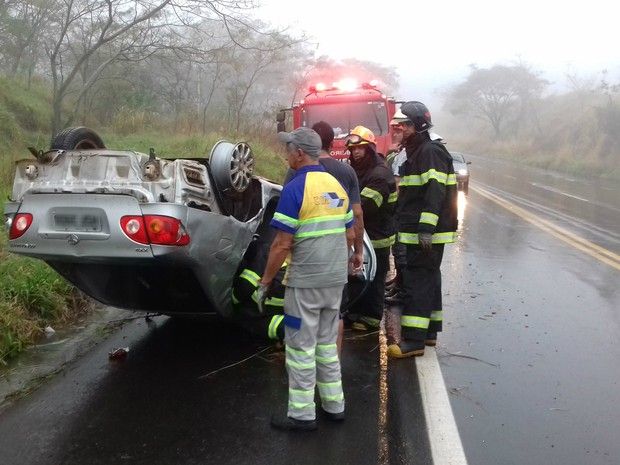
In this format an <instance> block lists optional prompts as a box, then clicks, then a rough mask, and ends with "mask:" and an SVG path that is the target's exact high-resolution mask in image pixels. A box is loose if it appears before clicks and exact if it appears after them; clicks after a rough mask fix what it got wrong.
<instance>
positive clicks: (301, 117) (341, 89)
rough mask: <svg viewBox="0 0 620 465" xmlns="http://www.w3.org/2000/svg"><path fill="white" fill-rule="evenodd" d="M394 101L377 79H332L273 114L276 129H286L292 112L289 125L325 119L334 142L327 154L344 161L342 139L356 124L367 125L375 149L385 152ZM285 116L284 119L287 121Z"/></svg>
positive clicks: (346, 153) (345, 153) (309, 124)
mask: <svg viewBox="0 0 620 465" xmlns="http://www.w3.org/2000/svg"><path fill="white" fill-rule="evenodd" d="M396 103H397V102H396V101H395V99H394V98H393V97H388V96H386V95H385V94H384V93H382V92H381V91H380V90H379V89H377V82H376V81H370V82H368V83H363V84H361V85H357V84H356V83H355V82H353V81H350V80H343V81H340V82H337V83H334V84H333V85H332V86H331V87H329V88H328V87H327V86H325V85H324V84H317V85H315V86H312V87H310V89H309V92H308V94H307V95H306V96H305V97H304V99H303V100H301V101H300V102H298V103H295V104H294V105H293V106H292V107H291V108H286V109H283V110H280V112H279V113H278V115H277V123H278V124H277V127H278V132H282V131H286V126H287V122H288V123H289V124H290V119H291V116H292V123H293V129H296V128H298V127H302V126H306V127H312V125H313V124H315V123H317V122H318V121H325V122H327V123H328V124H330V125H331V126H332V128H333V129H334V142H333V143H332V146H331V149H330V155H331V156H332V157H333V158H336V159H339V160H341V161H348V159H349V150H348V149H347V147H346V146H345V140H346V138H347V136H348V135H349V133H350V132H351V130H353V128H355V127H356V126H364V127H367V128H368V129H370V130H371V131H372V132H373V133H374V135H375V137H376V141H377V152H379V153H381V154H383V155H387V153H388V151H389V150H390V148H392V146H393V140H392V128H391V126H390V120H391V119H392V116H393V115H394V113H395V112H396ZM287 116H288V121H287Z"/></svg>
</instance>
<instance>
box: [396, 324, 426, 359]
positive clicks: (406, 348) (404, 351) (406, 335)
mask: <svg viewBox="0 0 620 465" xmlns="http://www.w3.org/2000/svg"><path fill="white" fill-rule="evenodd" d="M419 336H420V334H419V332H418V331H416V330H414V329H412V328H406V327H403V328H402V329H401V341H400V343H398V344H392V345H390V346H389V347H388V348H387V355H388V357H393V358H407V357H419V356H421V355H424V347H425V346H424V336H422V338H420V337H419Z"/></svg>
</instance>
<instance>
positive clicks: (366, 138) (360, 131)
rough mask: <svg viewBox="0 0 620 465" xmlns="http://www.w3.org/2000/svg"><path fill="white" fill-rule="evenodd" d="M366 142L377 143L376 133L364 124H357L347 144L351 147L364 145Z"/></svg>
mask: <svg viewBox="0 0 620 465" xmlns="http://www.w3.org/2000/svg"><path fill="white" fill-rule="evenodd" d="M364 144H375V145H376V142H375V135H374V134H373V133H372V131H371V130H370V129H368V128H365V127H364V126H356V127H355V129H353V131H351V134H349V137H347V141H346V145H347V147H350V146H352V145H364Z"/></svg>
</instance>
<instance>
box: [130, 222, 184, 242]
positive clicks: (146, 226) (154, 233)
mask: <svg viewBox="0 0 620 465" xmlns="http://www.w3.org/2000/svg"><path fill="white" fill-rule="evenodd" d="M121 228H122V229H123V232H124V233H125V234H127V236H128V237H129V238H131V239H133V240H134V241H136V242H139V243H141V244H158V245H187V244H189V235H188V234H187V232H186V231H185V228H184V227H183V225H182V224H181V221H180V220H178V219H177V218H172V217H170V216H160V215H144V217H142V216H124V217H122V218H121Z"/></svg>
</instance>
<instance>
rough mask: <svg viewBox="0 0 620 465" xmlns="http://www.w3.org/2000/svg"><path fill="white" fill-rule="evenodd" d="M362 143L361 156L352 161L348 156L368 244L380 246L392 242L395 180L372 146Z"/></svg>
mask: <svg viewBox="0 0 620 465" xmlns="http://www.w3.org/2000/svg"><path fill="white" fill-rule="evenodd" d="M365 147H367V149H366V156H365V157H364V158H362V159H361V160H357V161H356V160H354V159H353V157H350V158H349V160H350V162H351V166H352V167H353V169H354V170H355V173H356V174H357V179H358V180H359V185H360V196H361V201H362V202H361V203H362V211H363V212H364V229H365V230H366V233H367V234H368V237H369V238H370V242H371V243H372V246H373V247H374V248H375V249H382V248H385V247H390V246H392V245H394V242H395V239H396V224H395V219H394V212H395V209H396V200H397V193H396V180H395V179H394V175H393V174H392V172H391V171H390V169H389V168H388V167H387V165H386V163H385V159H384V158H383V157H382V156H381V155H379V154H377V152H376V148H375V146H374V145H373V144H368V145H366V146H365Z"/></svg>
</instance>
